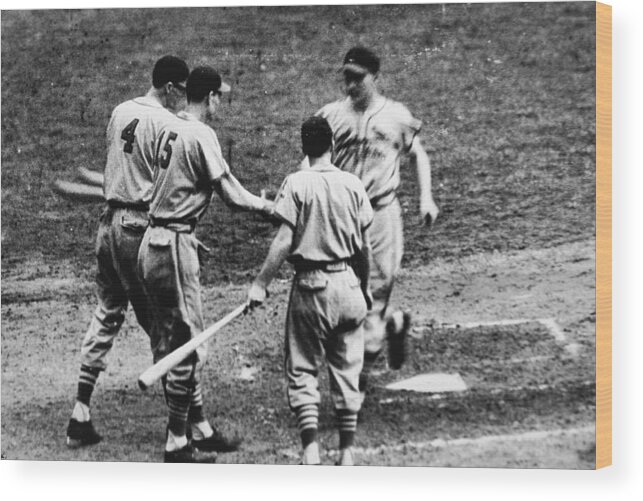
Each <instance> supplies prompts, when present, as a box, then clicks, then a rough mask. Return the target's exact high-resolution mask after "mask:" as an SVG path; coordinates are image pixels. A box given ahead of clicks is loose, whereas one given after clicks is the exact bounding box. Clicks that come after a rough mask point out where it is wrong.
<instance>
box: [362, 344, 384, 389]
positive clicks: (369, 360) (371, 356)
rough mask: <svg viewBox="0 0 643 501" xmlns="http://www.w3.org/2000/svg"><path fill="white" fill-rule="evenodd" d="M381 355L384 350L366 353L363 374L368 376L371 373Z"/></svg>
mask: <svg viewBox="0 0 643 501" xmlns="http://www.w3.org/2000/svg"><path fill="white" fill-rule="evenodd" d="M380 353H382V350H377V351H375V352H373V351H365V352H364V366H363V367H362V374H365V375H367V376H368V375H369V374H370V373H371V371H372V370H373V366H374V365H375V362H377V359H378V357H379V356H380ZM360 390H362V388H360Z"/></svg>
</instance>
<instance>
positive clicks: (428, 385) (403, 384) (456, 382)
mask: <svg viewBox="0 0 643 501" xmlns="http://www.w3.org/2000/svg"><path fill="white" fill-rule="evenodd" d="M386 389H387V390H406V391H418V392H422V393H444V392H450V391H466V389H467V385H466V384H465V382H464V380H463V379H462V377H460V374H418V375H417V376H413V377H412V378H409V379H405V380H404V381H398V382H397V383H391V384H389V385H387V386H386Z"/></svg>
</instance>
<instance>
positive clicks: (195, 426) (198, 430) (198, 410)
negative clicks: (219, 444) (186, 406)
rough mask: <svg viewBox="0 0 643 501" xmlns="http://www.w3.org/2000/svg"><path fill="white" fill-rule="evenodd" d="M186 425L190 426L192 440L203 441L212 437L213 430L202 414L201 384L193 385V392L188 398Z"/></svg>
mask: <svg viewBox="0 0 643 501" xmlns="http://www.w3.org/2000/svg"><path fill="white" fill-rule="evenodd" d="M188 423H189V424H190V431H191V432H192V438H193V439H195V440H204V439H206V438H210V437H211V436H212V435H214V430H213V429H212V426H211V425H210V423H209V422H208V420H207V419H206V418H205V415H204V413H203V391H202V389H201V383H196V384H195V385H194V391H193V392H192V396H191V398H190V410H189V411H188Z"/></svg>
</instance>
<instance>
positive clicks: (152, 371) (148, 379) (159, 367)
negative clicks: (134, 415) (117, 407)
mask: <svg viewBox="0 0 643 501" xmlns="http://www.w3.org/2000/svg"><path fill="white" fill-rule="evenodd" d="M247 307H248V303H247V302H245V303H243V304H242V305H241V306H239V307H237V308H236V309H235V310H233V311H231V312H230V313H228V314H227V315H226V316H225V317H223V318H222V319H221V320H219V321H218V322H216V323H214V324H212V325H211V326H210V327H208V328H207V329H206V330H204V331H203V332H201V334H199V335H198V336H196V337H194V338H192V339H190V340H189V341H188V342H187V343H185V344H184V345H182V346H180V347H178V348H177V349H176V350H174V351H173V352H172V353H170V354H168V355H166V356H165V357H163V358H162V359H161V360H159V361H158V362H156V363H155V364H154V365H153V366H152V367H150V368H149V369H147V370H146V371H145V372H143V374H141V375H140V376H139V378H138V386H139V388H140V389H141V390H146V389H147V388H149V387H150V386H151V385H152V384H154V382H156V381H158V380H159V379H160V378H161V377H163V376H164V375H165V374H167V373H168V372H169V371H170V370H171V369H172V368H173V367H175V366H176V365H177V364H178V363H180V362H181V361H183V360H184V359H185V358H186V357H188V356H189V355H190V353H192V352H193V351H194V350H196V349H197V348H198V347H199V346H201V345H202V344H203V343H205V342H206V341H207V340H208V339H210V338H211V337H212V336H214V335H215V334H216V333H217V332H219V331H220V330H221V329H223V328H224V327H225V326H226V325H228V324H229V323H230V322H232V321H233V320H234V319H235V318H237V317H238V316H239V315H241V314H242V313H243V312H244V311H246V308H247Z"/></svg>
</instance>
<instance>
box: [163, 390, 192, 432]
mask: <svg viewBox="0 0 643 501" xmlns="http://www.w3.org/2000/svg"><path fill="white" fill-rule="evenodd" d="M167 406H168V410H169V421H168V429H169V431H170V433H172V434H173V435H174V436H175V437H185V431H186V428H187V420H188V409H189V408H190V395H185V394H183V395H172V394H170V393H169V392H168V393H167ZM168 435H169V434H168Z"/></svg>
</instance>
